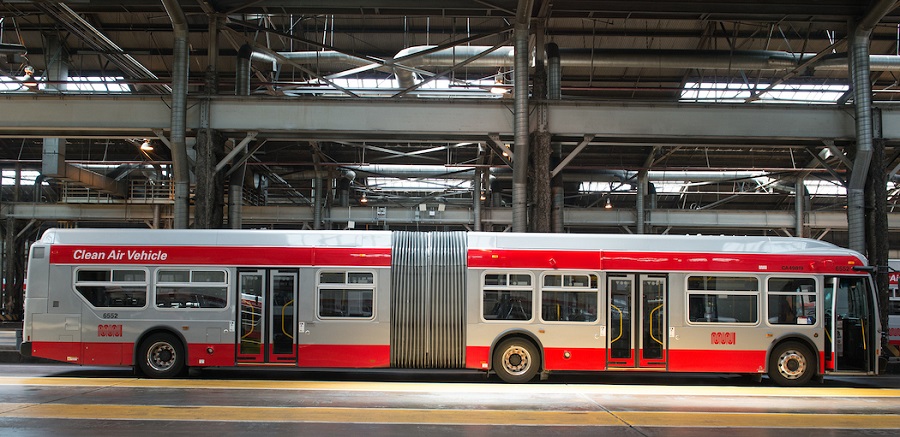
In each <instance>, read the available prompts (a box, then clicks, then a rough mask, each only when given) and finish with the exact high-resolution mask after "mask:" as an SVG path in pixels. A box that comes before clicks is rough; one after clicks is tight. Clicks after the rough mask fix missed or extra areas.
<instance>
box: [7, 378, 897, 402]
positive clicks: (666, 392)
mask: <svg viewBox="0 0 900 437" xmlns="http://www.w3.org/2000/svg"><path fill="white" fill-rule="evenodd" d="M0 385H21V386H61V387H124V388H181V389H245V390H252V389H257V390H258V389H265V390H321V391H378V392H410V391H433V390H435V389H436V387H439V390H440V391H441V392H442V393H463V394H465V393H498V392H501V393H536V394H555V393H582V394H601V395H602V394H610V395H615V394H629V395H654V396H729V397H747V396H770V397H804V398H809V397H872V398H900V389H895V388H844V387H801V388H785V387H744V386H741V387H732V386H721V387H708V386H694V387H692V386H658V385H602V384H516V385H512V384H496V383H488V382H485V383H441V384H436V383H417V382H363V381H272V380H265V381H263V380H198V379H139V378H99V379H98V378H66V377H48V378H22V377H15V376H4V377H0Z"/></svg>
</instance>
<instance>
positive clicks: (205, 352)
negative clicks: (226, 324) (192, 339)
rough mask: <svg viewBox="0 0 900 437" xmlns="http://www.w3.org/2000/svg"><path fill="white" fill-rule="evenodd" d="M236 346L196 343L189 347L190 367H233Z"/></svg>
mask: <svg viewBox="0 0 900 437" xmlns="http://www.w3.org/2000/svg"><path fill="white" fill-rule="evenodd" d="M234 349H235V348H234V344H231V343H195V344H188V345H187V355H188V363H187V365H188V366H199V367H203V366H233V365H234V364H235V360H234Z"/></svg>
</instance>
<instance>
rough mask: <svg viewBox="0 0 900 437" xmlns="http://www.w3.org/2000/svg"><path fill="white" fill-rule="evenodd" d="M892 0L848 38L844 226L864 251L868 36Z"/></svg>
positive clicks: (883, 0) (884, 0) (869, 124)
mask: <svg viewBox="0 0 900 437" xmlns="http://www.w3.org/2000/svg"><path fill="white" fill-rule="evenodd" d="M896 3H897V2H896V0H880V1H879V2H878V3H876V4H875V5H874V6H873V7H872V8H871V9H870V10H869V12H868V13H867V14H866V16H865V17H863V18H862V20H860V21H859V23H857V25H856V28H855V29H854V31H853V33H852V34H851V40H850V78H851V80H852V82H853V103H854V105H853V106H854V111H855V114H856V154H855V157H854V159H853V169H852V170H851V173H850V182H849V184H848V186H847V229H848V243H849V246H850V249H853V250H855V251H857V252H860V253H866V228H865V184H866V178H867V177H868V174H869V164H870V162H871V161H872V148H873V146H872V143H873V141H874V138H873V137H874V130H873V119H872V81H871V78H870V77H869V75H870V71H871V70H870V69H869V39H870V37H871V35H872V31H873V30H874V29H875V25H876V24H878V22H879V21H881V19H882V18H884V16H885V15H887V13H888V12H890V11H891V10H893V9H894V8H895V7H896Z"/></svg>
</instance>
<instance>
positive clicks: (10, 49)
mask: <svg viewBox="0 0 900 437" xmlns="http://www.w3.org/2000/svg"><path fill="white" fill-rule="evenodd" d="M0 53H2V54H4V55H24V54H25V53H28V49H27V48H25V46H23V45H21V44H8V43H0Z"/></svg>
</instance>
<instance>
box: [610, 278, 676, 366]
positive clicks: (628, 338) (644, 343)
mask: <svg viewBox="0 0 900 437" xmlns="http://www.w3.org/2000/svg"><path fill="white" fill-rule="evenodd" d="M607 302H608V303H609V305H608V312H607V319H606V320H608V322H609V325H608V326H609V328H608V329H607V337H606V338H607V363H608V365H609V368H611V369H616V368H618V369H627V368H664V367H665V366H666V350H667V345H668V342H667V337H666V335H665V332H666V324H667V321H666V314H667V311H666V308H667V305H666V277H665V276H657V275H630V274H629V275H618V274H617V275H609V277H608V279H607Z"/></svg>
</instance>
